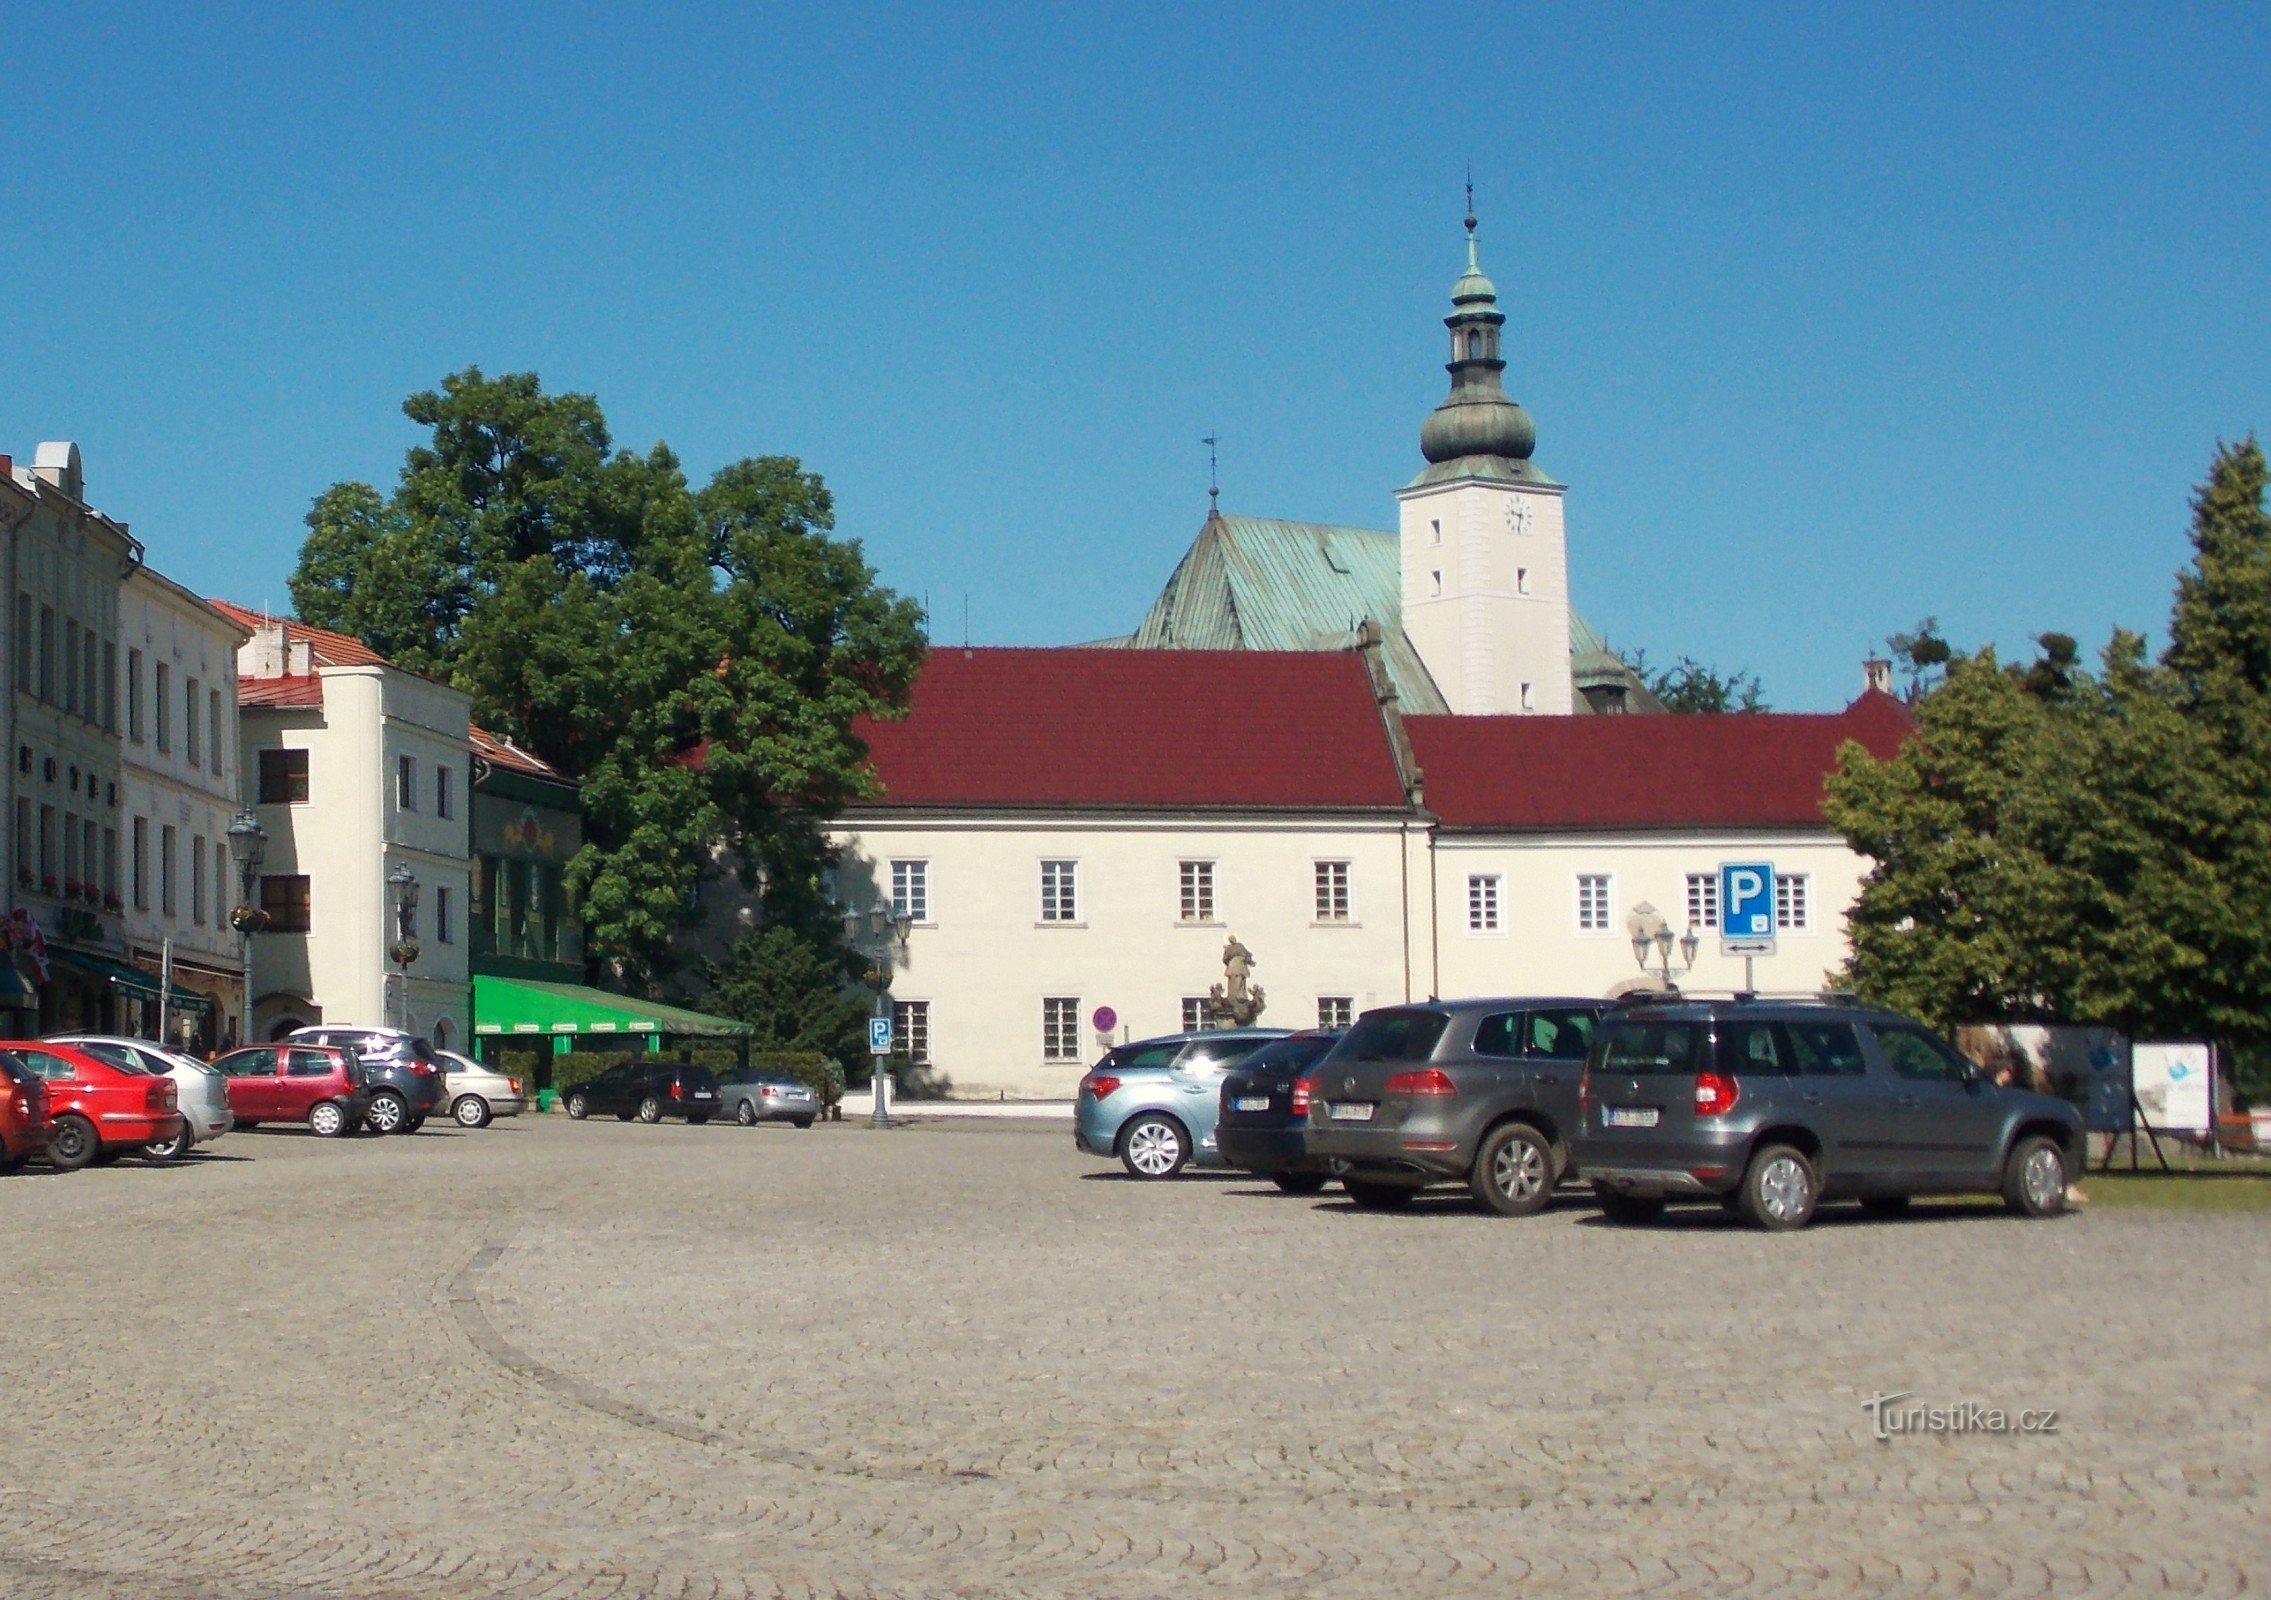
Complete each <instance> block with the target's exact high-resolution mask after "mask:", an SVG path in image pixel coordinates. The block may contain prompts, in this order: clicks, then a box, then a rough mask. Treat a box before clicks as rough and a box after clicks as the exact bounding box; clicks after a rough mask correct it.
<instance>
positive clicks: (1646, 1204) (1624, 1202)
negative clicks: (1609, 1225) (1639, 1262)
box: [1593, 1183, 1664, 1227]
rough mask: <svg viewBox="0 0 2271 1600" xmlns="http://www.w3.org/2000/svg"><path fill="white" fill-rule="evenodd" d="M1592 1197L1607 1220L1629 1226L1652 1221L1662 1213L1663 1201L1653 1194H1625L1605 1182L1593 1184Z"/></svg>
mask: <svg viewBox="0 0 2271 1600" xmlns="http://www.w3.org/2000/svg"><path fill="white" fill-rule="evenodd" d="M1593 1198H1594V1199H1596V1200H1598V1201H1600V1202H1601V1215H1602V1216H1604V1217H1606V1218H1608V1219H1609V1221H1611V1222H1615V1223H1621V1224H1624V1225H1625V1226H1628V1227H1629V1226H1631V1225H1633V1224H1635V1223H1641V1222H1654V1221H1655V1220H1656V1219H1657V1218H1658V1217H1660V1216H1662V1215H1663V1214H1664V1202H1663V1200H1662V1199H1661V1198H1660V1197H1658V1196H1655V1195H1644V1194H1626V1193H1625V1192H1624V1191H1623V1190H1622V1189H1614V1188H1611V1187H1610V1186H1609V1185H1607V1184H1605V1183H1596V1184H1594V1185H1593Z"/></svg>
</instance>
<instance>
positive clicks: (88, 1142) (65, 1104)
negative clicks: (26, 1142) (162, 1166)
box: [0, 1040, 181, 1172]
mask: <svg viewBox="0 0 2271 1600" xmlns="http://www.w3.org/2000/svg"><path fill="white" fill-rule="evenodd" d="M0 1051H5V1052H7V1053H8V1054H9V1055H12V1056H14V1057H15V1058H16V1059H17V1060H18V1061H21V1062H22V1063H23V1064H24V1065H25V1066H26V1067H29V1068H30V1069H31V1071H32V1075H33V1076H35V1077H37V1078H39V1079H40V1080H41V1081H42V1082H43V1083H44V1084H45V1085H46V1086H47V1112H48V1118H49V1122H48V1130H47V1164H48V1165H49V1166H51V1167H54V1168H55V1169H56V1170H57V1171H59V1172H76V1171H78V1169H79V1168H81V1167H83V1166H85V1165H86V1164H87V1163H88V1162H90V1161H93V1160H96V1159H98V1158H103V1159H110V1158H115V1157H117V1156H122V1155H126V1154H128V1153H130V1152H133V1153H142V1156H143V1159H144V1160H146V1161H154V1160H157V1159H159V1158H158V1157H156V1156H151V1155H149V1154H147V1153H146V1152H142V1150H141V1147H142V1146H143V1145H146V1144H156V1143H159V1142H161V1141H163V1140H169V1139H172V1138H173V1137H174V1136H175V1135H176V1134H178V1133H180V1132H181V1111H180V1109H179V1107H180V1105H181V1101H180V1097H179V1091H178V1090H176V1089H175V1088H174V1082H173V1079H171V1078H154V1077H152V1076H151V1075H150V1074H149V1073H147V1072H139V1071H131V1070H129V1069H127V1068H125V1067H121V1066H115V1065H113V1064H112V1063H110V1062H108V1061H104V1060H102V1059H101V1058H100V1057H98V1056H91V1055H89V1054H87V1052H86V1051H84V1050H81V1049H78V1048H76V1047H75V1046H72V1045H67V1044H48V1043H45V1042H43V1041H34V1040H21V1041H11V1040H0Z"/></svg>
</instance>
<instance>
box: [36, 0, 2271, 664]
mask: <svg viewBox="0 0 2271 1600" xmlns="http://www.w3.org/2000/svg"><path fill="white" fill-rule="evenodd" d="M1612 9H1613V12H1614V14H1613V15H1612V14H1611V12H1612ZM11 15H12V24H13V25H12V26H11V28H10V30H9V31H10V35H11V37H12V38H13V40H14V41H15V43H16V49H15V51H14V53H13V56H12V62H11V65H12V71H11V73H10V88H9V94H8V99H9V101H10V108H9V114H8V117H7V119H6V122H7V131H6V132H5V133H4V134H0V195H4V196H5V198H6V200H7V202H8V204H7V208H6V210H7V215H8V217H9V219H10V221H9V224H8V227H7V231H6V234H5V236H4V242H0V270H4V278H0V281H4V282H5V283H6V285H7V289H8V308H9V311H10V313H11V315H10V318H9V321H10V323H11V327H10V330H9V337H8V338H7V340H6V342H5V345H4V346H0V450H6V451H12V452H13V453H14V454H15V455H17V457H18V458H19V459H22V458H25V457H28V456H29V455H30V453H31V449H32V446H33V444H34V443H35V442H36V441H38V440H40V439H43V438H49V437H70V438H75V439H77V440H78V441H79V442H80V445H81V447H82V449H83V450H84V451H85V452H86V457H87V465H88V482H89V493H90V496H91V497H92V498H93V499H94V500H95V502H96V503H97V504H99V505H101V506H102V507H103V508H104V509H106V510H108V511H110V512H111V513H112V514H113V515H116V516H119V517H123V518H126V519H128V520H129V521H130V522H132V524H133V525H134V528H135V531H136V532H137V533H138V534H139V535H141V536H142V537H143V538H144V539H145V540H146V541H147V542H148V544H149V547H150V551H151V558H152V560H153V561H154V562H155V563H156V564H157V565H158V566H160V567H161V568H162V569H163V570H166V571H168V572H169V573H172V574H174V575H175V576H178V577H180V578H181V579H183V580H184V581H186V582H189V583H191V584H193V585H197V586H200V587H203V588H206V589H208V590H212V591H216V592H222V593H226V594H229V595H232V596H234V597H236V598H239V599H242V600H244V601H247V602H250V603H254V604H259V603H271V604H282V603H283V602H284V601H285V598H286V594H285V588H284V578H285V575H286V573H287V572H288V571H289V570H290V568H291V565H292V562H293V559H294V555H295V552H296V550H297V546H298V541H299V538H300V535H301V532H302V528H301V523H300V519H301V516H302V515H303V513H304V512H305V510H306V508H307V504H308V502H309V500H310V499H311V498H312V497H313V496H314V495H315V494H316V493H317V492H318V491H319V490H321V489H322V488H323V487H324V486H325V485H327V484H329V483H331V482H333V481H335V480H337V479H341V478H363V479H368V480H371V481H375V482H378V483H380V484H381V485H382V486H383V485H385V484H388V483H391V482H392V480H393V477H394V474H395V471H396V469H397V468H398V466H399V464H400V460H401V454H402V451H403V449H404V448H405V447H406V446H407V445H409V444H410V443H411V442H412V441H413V437H414V432H413V430H412V429H411V427H410V425H409V424H408V423H407V422H406V421H405V420H404V419H403V418H402V416H401V414H400V411H399V406H400V403H401V400H402V397H403V396H404V395H405V394H407V393H409V392H410V391H411V390H413V389H415V388H420V387H425V386H427V385H430V384H432V383H433V382H434V381H435V380H437V379H438V378H439V377H441V375H442V374H444V373H446V372H449V371H452V370H454V369H456V368H459V367H462V366H465V365H468V364H478V365H480V366H482V367H484V368H487V369H489V370H492V371H502V370H525V369H534V370H536V371H538V372H540V373H541V374H542V375H543V377H544V379H545V381H546V383H547V384H548V385H549V386H551V387H554V388H573V389H582V390H588V391H592V392H594V393H596V394H597V395H598V396H599V398H600V400H601V402H602V404H603V405H604V407H605V408H606V411H607V415H608V417H609V420H610V422H611V424H612V425H613V428H614V432H615V435H616V438H617V440H618V442H620V443H623V444H626V445H630V446H634V447H639V448H644V447H645V446H646V445H647V444H649V443H651V442H652V441H653V440H655V439H656V438H665V439H667V440H669V441H670V443H671V444H672V445H673V446H674V447H676V448H677V450H678V451H679V452H680V454H681V455H682V456H683V457H684V458H685V460H686V462H687V463H688V466H689V468H690V469H691V470H692V471H693V472H694V473H695V474H696V475H697V477H699V476H704V475H706V474H707V473H708V472H709V471H711V470H712V469H714V468H715V467H716V466H718V465H719V464H721V463H722V462H725V461H728V460H731V459H733V458H735V457H738V456H742V455H750V454H759V453H773V452H783V453H790V454H795V455H798V456H801V457H803V458H804V460H805V461H806V462H807V463H808V464H809V465H810V466H812V467H813V468H815V469H816V470H818V471H819V472H821V473H822V474H823V475H824V476H825V477H826V478H827V480H828V482H829V483H830V485H831V486H832V487H833V488H834V489H835V491H836V494H837V497H838V508H839V525H840V527H841V529H842V531H844V532H846V533H848V534H852V535H855V536H857V537H858V538H860V539H862V540H863V541H865V543H866V546H867V549H868V551H869V553H870V555H871V557H872V558H873V559H874V561H875V562H876V563H877V565H878V566H879V567H880V568H881V570H882V572H883V575H884V578H885V580H886V581H887V582H889V583H891V584H892V585H893V586H895V587H897V588H899V589H901V590H902V591H904V592H907V593H910V594H913V595H915V596H917V597H918V598H927V599H928V602H929V604H930V606H931V608H932V611H933V614H934V633H935V636H937V637H939V638H941V639H958V638H959V637H960V636H961V633H962V625H963V624H962V615H963V606H964V597H965V595H966V596H967V597H968V606H969V613H970V627H971V632H972V634H973V636H974V637H976V638H977V639H979V640H981V641H988V642H1001V643H1052V642H1066V641H1074V640H1080V639H1086V638H1091V637H1095V636H1098V635H1102V634H1108V633H1114V632H1120V631H1124V630H1125V629H1126V628H1128V627H1129V626H1132V625H1133V623H1134V622H1135V620H1136V619H1137V617H1138V616H1139V615H1140V614H1141V612H1142V610H1143V607H1144V606H1145V604H1146V603H1147V602H1148V600H1149V598H1150V597H1151V595H1152V594H1153V593H1155V592H1156V590H1157V589H1158V587H1159V585H1160V583H1161V582H1162V581H1163V580H1164V579H1165V577H1166V575H1167V572H1168V571H1169V570H1170V568H1171V567H1172V565H1173V562H1174V560H1175V558H1176V556H1177V555H1178V554H1179V553H1180V551H1181V550H1182V548H1183V547H1184V546H1185V545H1186V544H1187V543H1188V541H1189V539H1190V537H1191V535H1192V534H1193V533H1194V532H1195V531H1196V530H1197V527H1198V524H1199V522H1200V520H1201V519H1202V517H1203V515H1204V512H1205V506H1206V495H1205V487H1206V482H1205V478H1206V453H1205V450H1204V448H1203V447H1202V446H1201V445H1200V444H1199V443H1198V441H1199V438H1200V436H1201V435H1203V434H1205V433H1207V432H1209V431H1210V430H1215V431H1219V433H1220V435H1221V437H1222V440H1223V466H1222V478H1223V505H1224V507H1225V509H1226V510H1231V511H1235V512H1244V513H1250V514H1256V515H1272V516H1286V517H1295V518H1303V519H1311V520H1318V521H1336V522H1350V523H1361V524H1369V525H1372V526H1378V527H1392V526H1394V514H1395V507H1394V502H1393V500H1392V498H1391V495H1392V492H1393V490H1394V489H1395V488H1396V486H1398V485H1399V484H1401V483H1402V482H1404V481H1405V480H1406V479H1407V478H1409V477H1410V476H1411V474H1412V473H1413V472H1414V471H1415V470H1417V467H1418V465H1419V455H1418V430H1419V425H1420V422H1421V421H1422V419H1423V418H1424V417H1425V415H1426V413H1427V411H1428V410H1429V408H1431V407H1432V406H1433V405H1434V404H1435V403H1436V401H1437V400H1438V399H1440V398H1441V395H1442V393H1443V390H1444V387H1445V383H1446V379H1445V376H1444V373H1443V370H1442V366H1441V363H1442V361H1443V360H1444V354H1445V353H1444V349H1443V345H1444V334H1443V330H1442V327H1441V323H1440V321H1439V320H1438V319H1439V318H1441V317H1442V316H1443V315H1444V313H1445V312H1446V311H1447V310H1448V305H1447V300H1446V297H1447V295H1448V292H1449V288H1450V284H1451V280H1452V279H1453V278H1454V277H1455V276H1456V275H1457V272H1458V270H1459V267H1460V264H1461V249H1460V232H1459V222H1458V219H1459V214H1460V210H1461V204H1460V193H1459V185H1460V180H1461V177H1462V175H1463V172H1464V168H1465V165H1466V163H1467V162H1468V161H1469V160H1472V162H1473V164H1474V171H1475V183H1476V189H1477V197H1478V204H1479V207H1480V210H1481V213H1482V218H1483V235H1482V236H1483V242H1484V264H1485V266H1486V267H1487V268H1488V270H1489V271H1490V272H1491V274H1492V275H1493V277H1494V278H1495V279H1496V280H1497V282H1498V284H1499V287H1500V290H1501V294H1502V297H1503V303H1504V307H1505V309H1506V310H1507V312H1508V314H1509V322H1508V328H1507V341H1506V343H1507V354H1508V357H1509V368H1508V372H1507V383H1508V387H1509V389H1510V390H1511V391H1512V392H1513V393H1514V395H1515V396H1516V397H1517V398H1518V399H1520V400H1522V401H1523V402H1524V403H1525V404H1526V405H1527V406H1529V408H1530V409H1531V411H1532V412H1533V413H1534V414H1535V416H1536V418H1537V421H1538V432H1539V444H1538V452H1537V459H1538V461H1539V462H1540V464H1541V465H1543V466H1544V467H1545V468H1546V470H1547V471H1549V472H1551V473H1552V474H1553V475H1554V476H1556V477H1558V478H1560V479H1562V480H1563V481H1564V482H1565V483H1567V484H1568V485H1569V486H1570V489H1569V493H1570V499H1569V517H1570V529H1571V546H1570V555H1571V565H1572V573H1573V583H1574V586H1575V594H1576V600H1577V603H1578V605H1579V607H1580V609H1582V610H1583V611H1584V612H1585V613H1586V614H1587V615H1588V616H1590V617H1591V618H1592V619H1593V621H1594V622H1595V623H1596V624H1597V625H1598V626H1599V627H1600V628H1601V629H1602V630H1603V631H1604V632H1606V633H1607V634H1608V635H1609V637H1610V638H1611V640H1612V642H1614V643H1616V644H1617V645H1619V646H1620V647H1625V648H1631V647H1634V646H1644V647H1645V648H1646V649H1647V650H1648V652H1649V653H1650V655H1651V656H1652V657H1655V658H1659V659H1668V658H1669V657H1671V656H1674V655H1677V654H1680V653H1683V652H1684V653H1688V654H1692V655H1695V656H1698V657H1700V658H1703V659H1705V660H1708V661H1712V662H1716V663H1718V664H1720V665H1722V666H1728V667H1734V666H1744V667H1749V668H1751V669H1753V670H1755V671H1757V672H1759V673H1760V674H1762V675H1763V677H1764V678H1765V681H1766V688H1767V692H1768V697H1769V699H1770V700H1771V701H1772V702H1773V703H1774V704H1776V705H1778V706H1785V707H1791V708H1822V707H1829V706H1832V705H1835V704H1838V703H1840V702H1841V701H1842V700H1843V699H1844V698H1846V697H1847V696H1848V695H1849V694H1850V692H1851V691H1852V690H1853V688H1854V687H1855V686H1856V684H1857V683H1858V679H1859V661H1860V658H1861V657H1862V655H1863V654H1865V653H1866V652H1867V651H1868V650H1869V649H1870V648H1871V647H1872V646H1874V645H1876V644H1877V643H1878V641H1880V640H1881V639H1882V637H1883V636H1884V635H1885V634H1886V633H1887V632H1888V631H1891V630H1893V629H1896V628H1903V627H1905V626H1907V625H1908V624H1910V623H1912V622H1913V621H1915V620H1916V619H1917V618H1918V617H1920V616H1922V615H1924V614H1926V613H1936V614H1937V615H1938V616H1939V617H1940V618H1941V619H1942V622H1943V624H1944V626H1945V627H1946V629H1947V631H1948V632H1949V633H1950V635H1951V636H1952V637H1954V638H1955V639H1957V640H1958V641H1959V642H1978V641H1983V640H1996V641H2000V642H2002V643H2003V644H2004V645H2005V646H2006V647H2007V648H2021V647H2023V646H2024V641H2025V640H2026V639H2027V638H2028V636H2030V635H2031V634H2033V633H2036V632H2039V631H2041V630H2043V629H2046V628H2059V629H2063V630H2065V631H2069V632H2074V633H2077V634H2079V635H2081V636H2082V637H2083V638H2084V639H2085V640H2086V641H2087V642H2088V643H2089V644H2090V645H2091V647H2092V648H2094V647H2095V645H2096V644H2097V643H2098V642H2100V641H2101V640H2102V639H2103V637H2104V635H2105V633H2106V631H2107V629H2108V628H2110V627H2111V626H2112V625H2113V624H2115V623H2116V622H2119V623H2124V624H2127V625H2131V626H2137V627H2142V628H2146V629H2150V630H2154V631H2155V632H2158V630H2159V629H2160V628H2161V626H2162V624H2163V623H2164V621H2165V618H2166V614H2167V605H2168V595H2169V583H2170V578H2171V575H2172V573H2173V571H2174V570H2175V568H2176V567H2177V566H2178V565H2179V564H2180V563H2181V561H2182V560H2183V559H2184V556H2185V544H2184V530H2185V526H2186V519H2187V514H2188V513H2187V505H2186V500H2187V495H2188V492H2189V489H2190V487H2191V485H2193V484H2194V483H2195V482H2196V481H2197V480H2198V479H2199V477H2200V476H2201V474H2202V471H2203V469H2204V468H2205V466H2206V464H2207V461H2208V459H2209V456H2210V454H2211V452H2212V450H2213V448H2214V446H2215V444H2216V441H2217V440H2218V439H2219V438H2232V437H2238V436H2240V435H2242V434H2245V433H2247V432H2249V431H2250V430H2257V429H2262V430H2266V431H2271V315H2267V313H2271V205H2267V204H2266V191H2267V187H2271V185H2267V182H2266V180H2267V178H2271V115H2267V113H2266V110H2265V106H2266V96H2265V95H2264V94H2263V92H2262V86H2263V84H2264V82H2265V69H2266V67H2267V66H2271V59H2267V58H2271V47H2267V46H2266V44H2265V36H2266V30H2265V29H2264V28H2263V26H2262V16H2261V13H2260V11H2256V10H2253V9H2252V8H2242V7H2236V6H2235V7H2232V8H2229V9H2226V10H2215V9H2209V8H2196V7H2169V8H2138V7H2127V8H2112V7H2107V8H2103V9H2097V10H2091V9H2085V8H2082V7H2079V6H2063V7H2057V8H2047V7H2046V8H2040V9H2035V8H2026V7H2019V6H2003V7H1992V8H1990V7H1977V6H1936V5H1929V4H1916V5H1906V6H1883V7H1874V8H1866V9H1864V8H1860V7H1842V6H1841V7H1813V6H1793V7H1789V8H1783V9H1749V8H1734V7H1723V8H1716V9H1707V8H1703V7H1690V6H1679V7H1675V6H1663V7H1645V6H1632V7H1617V8H1608V7H1570V6H1545V5H1509V6H1504V7H1493V6H1489V5H1474V4H1467V5H1462V6H1452V7H1432V6H1421V5H1411V4H1404V5H1381V6H1377V7H1359V6H1322V5H1304V6H1299V7H1288V8H1285V9H1282V10H1255V9H1245V8H1238V7H1225V6H1219V5H1210V6H1206V7H1197V8H1190V9H1180V8H1174V7H1167V6H1157V5H1144V6H1131V7H1126V8H1122V9H1107V8H1102V7H1063V6H1053V5H1031V6H1013V5H1002V4H996V5H991V6H987V7H984V8H976V7H970V8H917V7H909V8H877V7H866V6H857V5H842V6H831V7H824V8H823V7H815V8H810V9H802V8H792V7H786V6H782V7H763V8H760V7H754V6H751V7H721V8H714V9H713V8H699V7H672V6H653V7H644V8H630V7H623V8H598V7H588V6H573V5H569V6H544V7H537V6H528V7H525V8H516V7H510V6H502V5H500V6H489V7H470V6H463V5H447V6H416V5H403V6H394V7H388V8H384V9H383V10H382V9H379V8H370V9H365V10H359V11H357V10H350V9H348V8H345V7H339V8H333V7H321V8H316V7H291V8H286V7H276V8H260V7H249V6H236V7H227V6H211V7H198V8H178V9H177V8H160V7H131V8H123V9H119V8H110V7H104V6H100V5H90V4H74V5H71V6H68V7H66V6H44V5H39V4H31V5H23V4H19V5H18V6H17V7H15V8H14V9H13V11H12V14H11Z"/></svg>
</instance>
